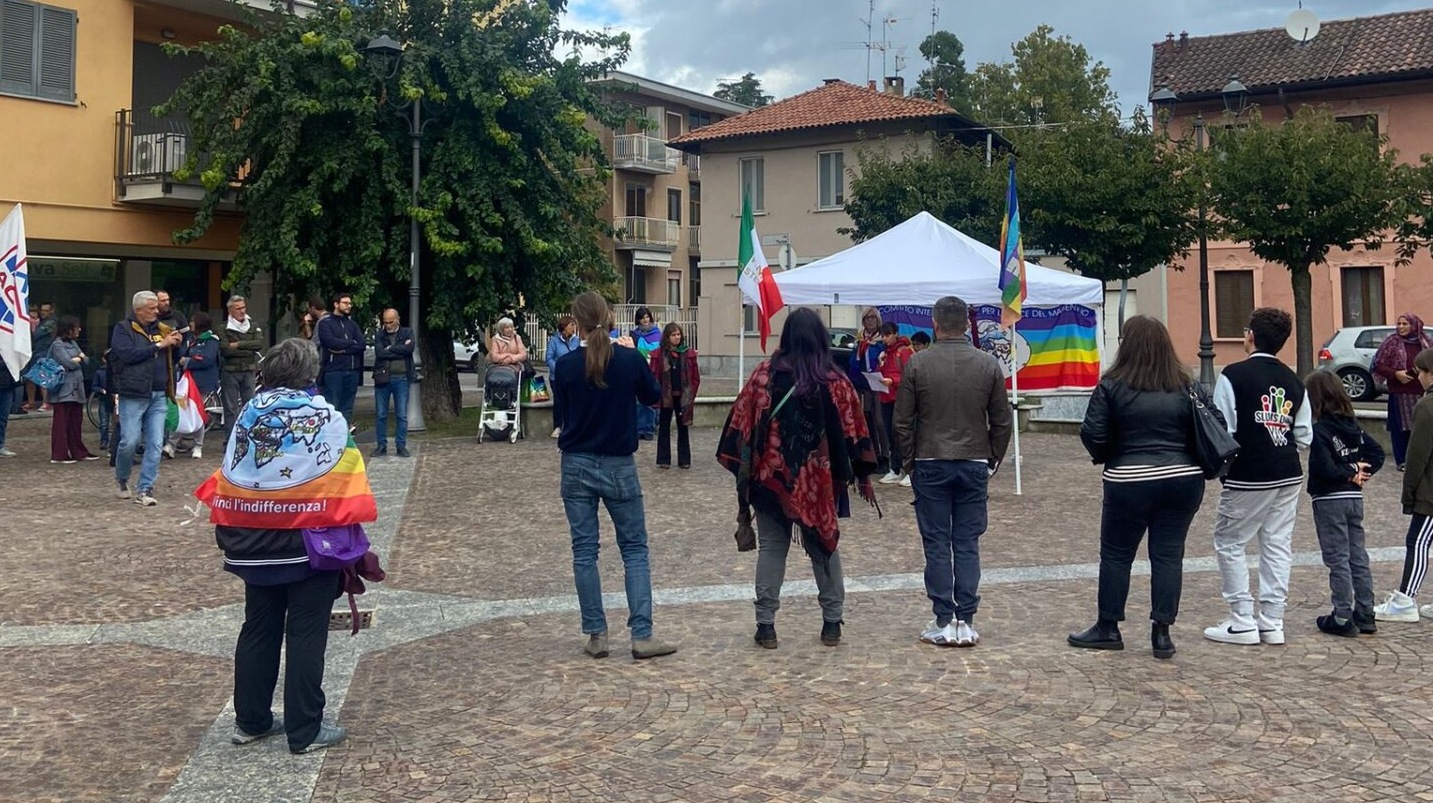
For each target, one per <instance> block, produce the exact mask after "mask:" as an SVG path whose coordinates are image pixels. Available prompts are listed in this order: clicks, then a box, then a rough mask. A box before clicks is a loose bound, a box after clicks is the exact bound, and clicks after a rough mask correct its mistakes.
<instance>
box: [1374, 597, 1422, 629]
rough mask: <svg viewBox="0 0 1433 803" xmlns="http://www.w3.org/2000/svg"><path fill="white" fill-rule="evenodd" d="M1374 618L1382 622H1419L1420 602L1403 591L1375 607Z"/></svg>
mask: <svg viewBox="0 0 1433 803" xmlns="http://www.w3.org/2000/svg"><path fill="white" fill-rule="evenodd" d="M1373 618H1374V619H1377V620H1378V621H1380V622H1416V621H1418V600H1416V599H1414V598H1413V597H1410V596H1408V595H1407V594H1405V593H1403V592H1402V591H1395V592H1393V593H1392V594H1389V595H1388V600H1387V601H1386V602H1383V603H1382V604H1379V605H1375V606H1373Z"/></svg>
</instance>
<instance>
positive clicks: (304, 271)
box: [156, 0, 628, 420]
mask: <svg viewBox="0 0 1433 803" xmlns="http://www.w3.org/2000/svg"><path fill="white" fill-rule="evenodd" d="M564 5H565V2H564V1H563V0H548V1H547V2H521V1H518V2H515V1H514V0H403V1H402V2H400V0H374V2H371V3H366V4H362V5H353V6H350V5H347V4H343V3H338V2H329V1H328V0H323V1H322V2H320V3H319V4H318V6H317V7H316V8H315V9H314V10H313V12H312V13H311V14H310V15H308V16H306V17H299V16H296V15H293V14H289V13H286V12H285V11H284V10H283V5H282V3H276V5H275V7H274V10H273V13H269V14H263V15H254V16H252V17H251V19H250V20H249V22H248V25H247V27H245V28H240V27H238V26H226V27H224V28H222V29H221V31H220V37H219V38H218V39H217V40H215V41H212V42H208V43H205V44H201V45H198V46H196V47H193V48H187V49H186V48H171V50H172V51H179V52H189V53H197V54H200V55H202V56H203V57H204V59H205V64H206V66H205V67H204V68H203V69H201V70H200V71H199V72H198V73H196V74H195V75H193V76H192V77H190V78H189V79H187V80H186V81H185V82H184V83H183V84H182V85H181V86H180V88H179V89H178V90H177V91H176V93H175V94H174V96H173V97H172V98H171V99H170V100H169V101H168V102H167V103H165V104H164V105H162V106H161V107H160V108H158V109H157V110H156V112H157V113H158V114H161V115H166V114H182V115H184V116H186V117H187V118H188V119H189V120H190V122H191V125H192V129H193V132H194V139H195V145H196V147H195V148H194V149H193V151H192V152H191V153H193V154H194V155H193V156H191V158H190V160H189V164H188V165H187V166H186V168H185V171H186V172H189V173H191V174H192V175H193V176H195V177H197V178H198V179H199V180H200V182H201V183H202V184H203V187H204V189H205V191H206V194H205V197H204V200H203V202H202V204H201V206H200V208H199V210H198V212H197V214H196V215H195V219H194V224H193V225H192V226H191V227H189V228H186V229H184V230H182V231H180V232H177V233H176V234H175V238H176V240H178V241H180V242H186V241H191V240H194V239H196V238H198V237H199V236H201V235H202V234H203V233H204V232H205V230H206V229H208V227H209V226H210V224H211V223H212V221H213V218H214V215H215V212H216V210H217V208H218V204H219V202H220V200H221V199H222V198H224V197H226V196H230V195H231V194H232V193H233V192H234V190H235V189H237V197H238V202H239V205H240V208H241V209H242V210H243V212H244V214H245V218H244V224H243V231H242V234H241V238H240V242H239V247H238V251H237V253H236V255H235V258H234V265H233V271H232V272H231V274H230V275H229V276H228V277H227V278H226V280H225V282H226V285H227V286H229V287H237V288H243V287H245V286H247V285H248V284H249V282H250V281H251V280H252V279H253V278H254V277H255V276H256V275H257V274H259V273H262V272H267V273H269V274H271V275H272V276H273V279H274V289H275V293H276V295H277V297H278V298H280V299H284V298H293V297H297V298H303V297H304V296H305V295H307V294H308V293H310V292H324V293H327V292H328V291H332V290H335V289H339V288H343V289H348V290H351V291H352V292H353V293H354V296H355V300H356V301H358V302H359V303H360V305H361V307H362V308H363V309H365V310H367V311H370V312H376V311H377V310H378V309H381V308H382V307H384V306H394V307H397V308H398V309H400V310H404V311H405V314H406V310H407V306H408V305H407V304H406V303H405V302H406V300H407V296H408V292H407V290H408V283H409V275H410V260H409V245H408V243H409V236H408V231H409V221H410V219H411V217H410V216H416V217H417V219H418V221H419V223H420V228H421V247H420V253H421V275H420V279H421V286H422V297H421V299H420V308H421V310H422V318H423V319H422V321H421V323H420V328H419V332H420V342H421V343H422V346H423V355H424V362H425V363H426V364H427V366H428V376H429V378H430V381H428V382H425V383H423V386H424V394H423V395H424V399H423V401H424V409H425V413H426V414H427V415H428V416H430V417H431V418H434V419H438V420H441V419H444V418H447V417H450V416H452V415H454V414H456V412H457V411H458V410H459V409H460V399H461V396H460V392H459V390H458V385H457V375H456V373H455V371H454V368H453V352H452V346H451V343H452V340H453V338H454V337H455V336H457V337H460V338H464V339H472V338H474V336H476V335H478V334H479V329H480V327H482V326H483V325H484V324H486V323H489V322H491V321H492V320H493V318H494V317H495V315H496V314H497V313H498V312H500V311H501V310H503V309H504V308H506V307H508V306H513V305H519V304H521V305H523V306H525V307H526V308H527V309H528V310H531V311H536V312H537V313H538V314H539V315H551V314H552V313H553V312H554V311H558V310H561V309H564V308H565V306H566V303H567V301H568V300H569V299H570V298H571V297H572V296H573V295H574V294H576V293H577V292H579V291H581V290H583V289H586V288H587V287H590V286H593V285H597V286H607V285H608V284H610V282H611V281H612V279H613V270H612V267H611V265H610V264H608V262H607V260H606V258H605V256H604V254H603V251H602V240H603V237H604V236H605V235H607V234H608V233H609V232H610V230H609V228H608V226H606V225H605V224H604V223H603V221H602V219H601V218H600V217H599V211H600V208H601V205H602V203H603V200H604V198H605V197H606V192H605V190H604V182H605V181H606V178H607V175H608V174H607V171H606V170H605V167H604V165H605V164H606V160H605V157H604V154H603V150H602V146H601V143H600V140H599V138H598V136H597V134H596V133H594V131H593V130H592V128H591V127H589V125H588V123H589V121H596V122H597V124H599V125H610V126H617V125H620V124H621V123H622V118H621V116H620V114H619V113H618V112H617V111H615V110H614V109H611V108H608V107H607V106H606V105H605V104H604V103H603V102H602V101H601V99H600V98H599V96H598V95H597V94H595V92H594V91H593V90H592V89H590V88H589V84H588V79H590V78H592V77H595V76H598V75H600V74H602V73H603V72H604V71H606V70H610V69H613V68H615V67H617V66H618V65H619V64H620V63H621V62H622V61H623V60H624V59H625V57H626V55H627V52H628V40H627V38H626V36H625V35H621V36H606V35H603V34H588V33H579V32H573V31H564V30H562V29H560V28H559V26H558V24H557V20H558V15H559V14H560V13H561V11H562V10H563V7H564ZM380 32H385V33H388V34H390V35H392V36H393V37H395V38H397V39H398V40H399V41H401V42H402V43H403V45H404V50H405V52H404V54H403V56H402V58H401V60H399V61H398V62H396V64H395V63H393V62H390V61H387V60H385V59H383V58H382V57H379V56H376V55H370V54H368V53H366V52H365V49H364V48H365V46H366V44H367V43H368V42H369V41H370V39H371V38H372V37H374V36H376V35H378V34H379V33H380ZM560 45H567V46H569V47H570V49H572V50H573V51H574V52H575V51H577V50H578V49H581V48H587V49H589V50H591V51H593V52H605V53H609V54H610V55H608V56H606V57H604V58H602V59H600V60H598V61H583V60H581V59H580V58H579V57H577V56H572V57H568V58H560V57H558V56H556V55H554V53H555V52H556V51H557V50H558V49H559V46H560ZM395 69H396V72H397V74H396V75H394V74H393V71H394V70H395ZM420 99H421V102H422V105H421V112H422V116H423V118H424V120H425V123H424V128H423V138H422V145H423V150H422V183H421V186H420V189H419V192H418V200H417V204H416V206H415V205H414V204H413V203H412V200H411V188H410V158H411V150H410V142H411V140H410V135H409V124H408V112H409V110H410V109H411V106H410V105H409V104H410V103H411V102H413V101H417V100H420ZM410 323H413V322H410ZM433 378H443V379H445V380H446V381H438V382H435V381H431V380H432V379H433Z"/></svg>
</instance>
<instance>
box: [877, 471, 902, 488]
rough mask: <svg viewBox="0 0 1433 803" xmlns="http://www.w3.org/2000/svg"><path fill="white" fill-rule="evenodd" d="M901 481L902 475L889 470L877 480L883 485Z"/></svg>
mask: <svg viewBox="0 0 1433 803" xmlns="http://www.w3.org/2000/svg"><path fill="white" fill-rule="evenodd" d="M900 481H901V475H900V474H898V473H896V472H894V471H887V472H886V476H884V477H881V478H880V479H879V480H877V482H879V483H881V484H882V485H895V484H896V483H898V482H900Z"/></svg>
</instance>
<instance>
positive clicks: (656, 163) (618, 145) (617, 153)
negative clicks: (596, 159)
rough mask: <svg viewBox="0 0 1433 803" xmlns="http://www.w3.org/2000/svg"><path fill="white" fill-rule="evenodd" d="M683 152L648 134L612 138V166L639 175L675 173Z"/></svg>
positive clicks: (622, 135) (619, 135) (620, 135)
mask: <svg viewBox="0 0 1433 803" xmlns="http://www.w3.org/2000/svg"><path fill="white" fill-rule="evenodd" d="M680 160H681V152H680V151H678V150H676V149H675V148H668V147H667V143H665V142H663V141H662V140H660V139H658V138H657V137H653V136H648V135H646V134H618V135H616V136H614V137H613V138H612V166H613V167H615V168H618V169H620V170H633V171H636V172H639V173H651V174H653V175H656V174H659V173H675V172H677V163H678V162H679V161H680Z"/></svg>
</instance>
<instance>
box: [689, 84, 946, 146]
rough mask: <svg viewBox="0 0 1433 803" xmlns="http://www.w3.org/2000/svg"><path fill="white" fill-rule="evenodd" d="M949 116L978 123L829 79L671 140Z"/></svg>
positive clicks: (928, 105) (941, 107)
mask: <svg viewBox="0 0 1433 803" xmlns="http://www.w3.org/2000/svg"><path fill="white" fill-rule="evenodd" d="M937 118H948V119H951V120H959V121H964V122H966V124H967V125H974V124H973V123H970V122H969V121H966V120H965V118H964V117H961V116H960V115H959V114H958V113H957V112H956V111H955V110H954V109H952V108H951V107H949V106H947V105H945V104H944V103H936V102H934V101H929V100H922V99H921V98H912V97H900V96H897V95H888V94H885V93H883V92H879V91H876V90H873V89H868V88H866V87H862V86H856V85H855V84H848V83H846V82H845V81H829V82H827V83H826V84H823V85H822V86H818V87H816V88H815V89H812V90H809V91H806V92H802V93H801V94H799V95H793V96H792V97H789V98H786V99H785V100H781V101H778V102H776V103H773V104H771V105H769V106H762V107H760V108H756V109H752V110H751V111H749V112H743V113H742V114H739V115H737V116H735V117H728V118H726V119H725V120H720V121H718V122H715V123H712V124H711V125H709V126H703V127H702V128H699V129H697V130H695V131H691V132H688V133H686V134H683V135H682V136H680V137H677V138H676V139H673V140H671V141H670V142H668V143H667V144H668V145H671V146H672V147H674V148H680V147H682V146H684V145H694V144H697V143H701V142H711V141H714V140H722V139H732V138H735V137H745V136H751V135H753V134H774V133H777V132H782V131H800V130H806V129H812V128H828V127H831V126H839V125H852V124H859V123H874V122H886V121H891V120H928V119H937Z"/></svg>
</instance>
